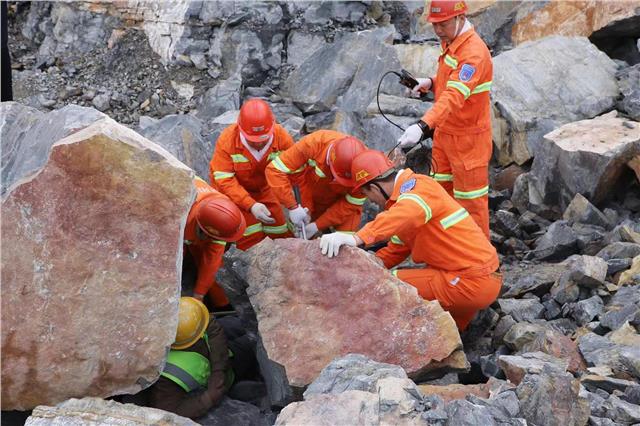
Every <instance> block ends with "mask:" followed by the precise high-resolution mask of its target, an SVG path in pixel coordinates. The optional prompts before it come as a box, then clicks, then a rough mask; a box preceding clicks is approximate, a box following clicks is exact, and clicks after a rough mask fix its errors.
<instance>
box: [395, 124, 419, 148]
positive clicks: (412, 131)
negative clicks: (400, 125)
mask: <svg viewBox="0 0 640 426" xmlns="http://www.w3.org/2000/svg"><path fill="white" fill-rule="evenodd" d="M420 138H422V129H421V128H420V126H418V125H417V124H412V125H411V126H409V127H407V130H405V131H404V133H403V134H402V136H400V139H398V143H399V144H400V146H401V147H402V148H411V147H413V146H415V144H417V143H418V142H420Z"/></svg>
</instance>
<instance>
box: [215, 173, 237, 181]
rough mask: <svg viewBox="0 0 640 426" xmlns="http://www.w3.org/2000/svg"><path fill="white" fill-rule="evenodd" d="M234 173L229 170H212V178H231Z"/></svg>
mask: <svg viewBox="0 0 640 426" xmlns="http://www.w3.org/2000/svg"><path fill="white" fill-rule="evenodd" d="M235 175H236V174H235V173H231V172H213V180H222V179H227V178H232V177H234V176H235Z"/></svg>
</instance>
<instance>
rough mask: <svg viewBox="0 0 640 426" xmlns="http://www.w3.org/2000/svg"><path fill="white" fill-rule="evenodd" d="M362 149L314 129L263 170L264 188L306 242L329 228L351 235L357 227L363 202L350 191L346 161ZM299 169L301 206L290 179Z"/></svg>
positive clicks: (360, 145)
mask: <svg viewBox="0 0 640 426" xmlns="http://www.w3.org/2000/svg"><path fill="white" fill-rule="evenodd" d="M365 150H366V147H365V146H364V144H363V143H362V142H361V141H360V140H358V139H356V138H354V137H353V136H347V135H345V134H343V133H339V132H335V131H332V130H318V131H316V132H313V133H311V134H309V135H307V136H305V137H303V138H302V139H300V141H298V143H297V144H295V145H294V146H293V147H291V148H289V149H288V150H286V151H285V152H283V153H282V155H280V156H279V157H277V158H275V159H274V160H273V161H272V162H271V163H270V164H269V166H268V167H267V171H266V175H267V182H269V186H270V187H271V189H272V190H273V192H274V193H275V194H276V196H277V197H278V199H279V200H280V202H281V203H282V205H283V206H284V207H286V208H287V209H289V219H290V220H291V222H292V223H293V224H294V225H295V226H296V227H298V228H299V229H301V228H302V227H304V228H305V233H306V236H307V238H311V237H312V236H313V235H315V234H316V233H318V232H319V231H324V230H327V229H329V228H333V229H334V230H336V231H343V232H353V231H355V230H356V229H358V226H359V225H360V217H361V216H362V206H363V204H364V202H365V200H366V198H365V197H364V196H362V194H361V193H359V192H354V191H352V190H351V185H352V179H351V161H352V160H353V158H354V157H355V156H356V155H357V154H359V153H360V152H363V151H365ZM301 171H304V180H303V181H302V182H301V185H300V186H301V188H300V191H301V197H302V205H299V204H298V202H297V201H296V199H295V198H294V196H293V192H292V187H291V182H290V180H289V179H290V177H291V176H295V175H296V174H297V173H299V172H301Z"/></svg>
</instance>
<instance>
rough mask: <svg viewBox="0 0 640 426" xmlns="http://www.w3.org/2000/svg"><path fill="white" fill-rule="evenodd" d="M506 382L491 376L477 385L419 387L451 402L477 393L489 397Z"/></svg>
mask: <svg viewBox="0 0 640 426" xmlns="http://www.w3.org/2000/svg"><path fill="white" fill-rule="evenodd" d="M503 383H504V382H503V381H502V380H497V379H495V378H493V377H490V378H489V380H488V381H487V383H480V384H477V385H462V384H459V383H453V384H450V385H418V389H420V392H422V393H423V394H424V395H437V396H439V397H440V398H442V400H443V401H444V402H450V401H453V400H456V399H465V398H466V397H467V395H475V396H478V397H480V398H489V396H490V395H491V394H492V393H493V391H495V390H496V389H498V388H499V387H501V386H502V384H503Z"/></svg>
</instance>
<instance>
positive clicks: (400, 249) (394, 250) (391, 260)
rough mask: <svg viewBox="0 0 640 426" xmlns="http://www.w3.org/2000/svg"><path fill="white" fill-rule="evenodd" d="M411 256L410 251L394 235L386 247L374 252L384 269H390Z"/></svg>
mask: <svg viewBox="0 0 640 426" xmlns="http://www.w3.org/2000/svg"><path fill="white" fill-rule="evenodd" d="M410 254H411V249H410V248H409V247H407V246H406V245H405V244H404V243H403V242H402V241H401V240H400V239H399V238H398V237H397V236H396V235H394V236H393V237H391V240H389V243H388V244H387V245H386V247H383V248H381V249H380V250H378V251H377V252H376V257H378V258H379V259H380V260H382V263H384V266H385V268H387V269H391V268H393V267H394V266H397V265H399V264H400V263H402V262H403V261H404V260H405V259H406V258H407V257H408V256H409V255H410Z"/></svg>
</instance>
